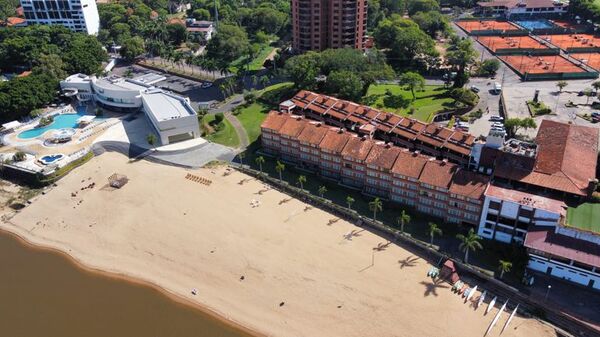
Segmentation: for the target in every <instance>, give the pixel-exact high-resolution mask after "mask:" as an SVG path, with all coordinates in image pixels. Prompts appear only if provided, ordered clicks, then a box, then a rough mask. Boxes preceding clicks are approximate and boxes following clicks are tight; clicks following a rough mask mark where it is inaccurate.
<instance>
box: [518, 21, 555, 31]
mask: <svg viewBox="0 0 600 337" xmlns="http://www.w3.org/2000/svg"><path fill="white" fill-rule="evenodd" d="M515 22H516V23H517V24H518V25H520V26H521V27H523V28H525V29H527V30H534V29H544V28H554V27H555V26H554V24H553V23H552V22H550V21H548V20H520V21H515Z"/></svg>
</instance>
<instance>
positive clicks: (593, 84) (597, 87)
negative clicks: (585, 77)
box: [592, 81, 600, 94]
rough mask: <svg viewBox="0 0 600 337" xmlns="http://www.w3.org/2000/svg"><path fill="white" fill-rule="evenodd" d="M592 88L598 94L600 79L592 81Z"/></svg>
mask: <svg viewBox="0 0 600 337" xmlns="http://www.w3.org/2000/svg"><path fill="white" fill-rule="evenodd" d="M592 88H594V91H595V92H596V94H598V90H600V81H596V82H594V83H592Z"/></svg>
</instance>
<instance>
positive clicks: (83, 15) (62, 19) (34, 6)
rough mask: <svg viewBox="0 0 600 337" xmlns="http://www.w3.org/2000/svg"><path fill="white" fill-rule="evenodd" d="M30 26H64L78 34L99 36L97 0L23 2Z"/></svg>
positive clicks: (35, 0) (37, 0)
mask: <svg viewBox="0 0 600 337" xmlns="http://www.w3.org/2000/svg"><path fill="white" fill-rule="evenodd" d="M21 6H22V7H23V12H24V15H25V19H26V20H27V24H28V25H33V24H40V25H63V26H65V27H67V28H69V29H71V30H73V31H76V32H85V33H88V34H98V30H99V29H100V17H99V16H98V8H97V7H96V1H95V0H21Z"/></svg>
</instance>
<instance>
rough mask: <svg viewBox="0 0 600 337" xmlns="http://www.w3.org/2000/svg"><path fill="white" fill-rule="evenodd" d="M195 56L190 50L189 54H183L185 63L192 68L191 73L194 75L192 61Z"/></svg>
mask: <svg viewBox="0 0 600 337" xmlns="http://www.w3.org/2000/svg"><path fill="white" fill-rule="evenodd" d="M195 58H196V57H195V56H194V54H193V53H192V52H190V53H189V54H187V55H186V56H185V64H186V65H187V66H188V67H190V69H191V70H192V75H194V62H195Z"/></svg>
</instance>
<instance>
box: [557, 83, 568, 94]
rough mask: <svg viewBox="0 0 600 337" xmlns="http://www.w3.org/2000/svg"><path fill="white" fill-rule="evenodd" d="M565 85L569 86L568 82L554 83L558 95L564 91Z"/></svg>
mask: <svg viewBox="0 0 600 337" xmlns="http://www.w3.org/2000/svg"><path fill="white" fill-rule="evenodd" d="M567 85H569V82H566V81H558V82H556V86H557V87H558V92H559V93H560V92H562V91H563V89H564V88H565V87H566V86H567Z"/></svg>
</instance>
